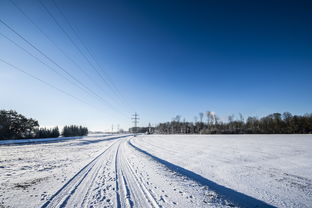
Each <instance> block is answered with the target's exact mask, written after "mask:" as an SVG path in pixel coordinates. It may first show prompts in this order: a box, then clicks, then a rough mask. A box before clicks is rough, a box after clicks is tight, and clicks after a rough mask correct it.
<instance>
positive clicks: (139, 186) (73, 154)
mask: <svg viewBox="0 0 312 208" xmlns="http://www.w3.org/2000/svg"><path fill="white" fill-rule="evenodd" d="M311 148H312V136H311V135H235V136H229V135H226V136H225V135H222V136H221V135H220V136H211V135H208V136H198V135H197V136H195V135H191V136H190V135H140V136H137V137H133V136H131V135H98V136H89V137H82V138H74V139H69V140H57V141H49V140H42V141H39V142H37V143H33V141H31V142H30V143H29V142H28V143H19V144H18V143H11V144H6V145H3V144H2V145H0V208H2V207H42V208H44V207H118V208H119V207H144V208H148V207H274V206H277V207H312V201H311V199H312V185H311V184H312V182H311V181H312V177H311V176H312V174H311V173H312V164H311V160H312V159H311V158H312V151H311Z"/></svg>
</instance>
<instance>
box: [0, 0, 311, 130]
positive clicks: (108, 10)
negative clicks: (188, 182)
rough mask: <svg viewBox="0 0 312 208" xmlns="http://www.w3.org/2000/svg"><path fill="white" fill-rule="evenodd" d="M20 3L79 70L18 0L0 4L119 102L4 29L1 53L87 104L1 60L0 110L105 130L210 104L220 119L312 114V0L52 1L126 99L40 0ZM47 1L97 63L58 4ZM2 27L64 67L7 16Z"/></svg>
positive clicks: (190, 114)
mask: <svg viewBox="0 0 312 208" xmlns="http://www.w3.org/2000/svg"><path fill="white" fill-rule="evenodd" d="M12 1H13V2H15V4H16V5H17V6H18V7H20V8H21V9H22V10H23V11H24V12H25V14H26V15H28V16H29V17H30V18H31V19H32V21H33V22H35V24H36V25H38V26H39V28H40V29H41V30H42V31H44V33H45V34H47V35H48V37H49V38H50V39H52V40H53V41H54V42H55V43H56V45H57V46H58V47H59V48H61V49H62V50H63V51H64V52H65V54H67V56H69V57H70V58H71V59H73V60H74V61H75V62H76V63H78V65H79V66H80V69H78V68H77V66H75V65H74V64H73V63H72V62H71V61H70V60H69V59H68V58H67V57H66V56H64V55H63V54H62V53H61V52H60V51H59V50H58V49H57V48H56V47H55V45H54V44H52V43H51V42H50V41H49V40H48V39H47V38H46V37H45V36H44V35H43V34H42V33H41V32H40V31H39V30H38V29H37V28H36V27H35V26H34V25H33V24H32V23H31V22H30V21H29V20H28V19H27V18H26V17H25V16H24V15H23V14H22V13H21V12H20V11H19V10H18V9H17V8H16V7H15V6H14V5H13V4H12V2H11V1H10V0H3V1H1V2H0V19H1V20H3V21H4V22H5V23H7V24H8V25H9V26H10V27H12V28H13V29H14V30H16V32H18V33H19V34H21V35H22V36H23V37H24V38H26V39H27V40H28V41H30V42H31V43H32V44H33V45H35V46H36V47H37V48H39V49H40V50H41V51H43V52H44V53H45V54H46V55H48V56H49V57H50V58H51V59H53V60H54V61H55V62H56V63H57V64H58V65H59V66H61V67H62V68H63V69H65V70H66V71H67V72H68V73H70V74H71V75H72V76H74V77H75V78H76V79H77V80H79V81H80V82H82V83H84V85H85V86H87V87H88V88H89V89H90V90H91V91H92V92H94V93H95V94H97V95H99V96H100V97H101V99H102V98H103V99H105V100H108V102H110V103H111V105H113V106H114V109H112V108H111V107H109V106H107V105H106V104H105V103H104V102H102V100H99V99H97V97H95V96H92V95H91V94H90V93H86V92H84V91H82V90H81V89H80V88H79V87H77V86H76V85H73V84H71V83H70V82H68V80H66V79H64V78H62V77H60V76H59V75H57V74H56V73H55V72H53V71H51V70H50V69H49V68H47V67H46V66H45V65H43V64H41V63H40V62H38V61H37V60H36V59H34V58H33V57H32V56H30V55H29V54H27V53H25V52H24V51H23V50H21V49H20V48H18V47H16V45H14V44H12V43H11V42H9V41H8V40H7V39H5V38H4V37H3V36H1V35H0V58H1V59H2V60H5V61H7V62H10V63H11V64H14V65H15V66H17V67H19V68H21V69H23V70H25V71H27V72H28V73H31V74H32V75H34V76H36V77H39V78H40V79H42V80H45V81H46V82H48V83H50V84H52V85H54V86H57V87H59V88H60V89H62V90H64V91H66V92H69V93H70V94H71V95H73V96H76V97H79V98H80V99H82V100H83V101H84V102H87V103H88V105H87V104H85V103H83V102H80V101H78V100H76V99H74V98H72V97H70V96H68V95H65V94H62V93H61V92H60V91H58V90H56V89H54V88H51V87H49V86H47V85H44V84H43V83H41V82H39V81H38V80H35V79H32V78H30V77H29V76H26V75H25V74H23V73H21V72H19V71H17V70H15V69H13V68H12V67H10V66H8V65H6V64H5V63H3V62H0V100H1V102H0V108H1V109H14V110H17V111H18V112H20V113H22V114H25V115H27V116H29V117H33V118H36V119H38V120H39V123H40V124H41V125H43V126H55V125H65V124H82V125H86V126H88V127H90V129H92V130H107V129H110V128H111V125H112V124H114V126H115V128H116V126H117V124H120V127H121V128H124V129H127V128H128V127H129V126H130V125H131V120H130V117H131V114H133V113H134V112H135V111H137V112H138V114H139V115H140V117H141V121H140V122H141V125H147V124H148V123H149V122H151V123H152V124H155V123H158V122H163V121H169V120H171V119H172V117H174V116H175V115H181V116H182V118H186V119H187V120H190V121H194V116H196V115H198V113H199V112H205V111H207V110H210V111H214V112H216V113H217V115H219V117H221V119H225V118H226V117H227V116H228V115H230V114H236V115H237V114H238V113H242V114H243V115H244V116H245V117H247V116H249V115H250V116H263V115H266V114H269V113H273V112H284V111H289V112H291V113H293V114H304V113H307V112H308V113H311V112H312V111H311V106H312V93H311V91H312V38H311V37H312V27H311V21H312V12H311V11H312V3H311V2H310V1H274V0H273V1H271V0H270V1H265V0H264V1H263V0H262V1H230V0H228V1H100V0H98V1H95V0H94V1H78V0H62V1H61V0H54V1H55V2H56V4H57V6H58V7H59V8H60V9H61V10H62V11H63V13H64V14H65V16H66V18H67V19H68V20H69V22H70V23H71V24H72V26H73V27H74V28H75V29H76V31H78V35H79V37H80V39H81V40H82V42H83V43H84V45H86V46H87V48H88V49H89V50H90V51H92V54H93V58H95V59H96V61H97V62H98V63H99V65H100V66H101V68H97V69H98V70H103V71H104V72H105V74H103V77H104V76H105V79H106V78H107V75H109V77H110V78H109V79H110V80H112V81H113V83H114V85H115V86H116V87H117V88H118V91H119V92H120V94H122V96H118V95H117V92H115V91H114V92H113V91H112V89H111V88H109V87H108V86H107V85H106V84H105V83H104V82H103V80H102V79H101V77H100V76H99V75H98V74H97V73H96V71H95V70H94V69H93V68H92V67H91V66H90V64H89V63H88V61H87V60H86V59H85V58H84V57H83V56H82V55H81V54H80V52H79V51H78V50H77V48H75V46H74V45H73V44H72V42H71V41H70V39H68V37H67V36H66V34H65V33H64V32H63V31H62V29H60V28H59V27H58V25H57V24H56V23H55V22H54V20H53V19H52V18H51V16H49V14H48V12H47V11H46V10H44V8H43V7H42V5H41V4H40V1H38V0H26V1H24V0H12ZM42 2H43V4H44V5H45V6H46V8H47V9H48V10H49V11H50V12H51V14H52V15H53V16H54V17H55V19H56V20H57V22H58V23H59V24H60V25H61V27H62V28H63V29H64V30H66V31H67V33H68V35H69V36H70V37H71V39H72V41H73V42H75V44H76V46H78V47H79V48H80V50H81V51H82V52H83V54H85V55H86V56H87V57H88V58H89V61H91V62H92V63H93V59H92V57H90V56H89V54H88V52H87V50H86V49H85V48H84V47H83V45H82V44H81V42H80V41H79V39H78V38H77V36H76V35H75V33H73V31H72V30H71V28H70V25H68V24H67V22H66V20H65V19H64V18H63V16H62V15H61V13H60V12H59V10H58V9H57V7H56V6H55V4H54V3H53V1H52V0H44V1H42ZM0 32H1V34H3V35H5V36H7V37H9V38H10V39H12V40H13V41H16V42H17V43H18V44H19V45H20V46H22V47H24V48H26V49H27V51H29V52H31V53H32V54H34V55H35V56H37V57H38V58H39V59H40V60H42V61H44V62H45V63H47V64H48V65H49V66H52V67H53V68H54V69H55V70H58V71H60V69H59V68H58V67H56V66H55V65H53V63H51V62H49V60H47V59H46V58H45V57H44V56H43V55H42V54H40V53H39V52H38V51H36V50H35V49H34V48H32V47H31V46H30V45H28V44H27V43H25V42H24V41H23V40H22V39H21V38H20V37H18V36H17V35H16V34H14V33H13V32H12V31H10V30H9V29H8V28H7V27H6V26H4V25H3V24H2V23H0ZM93 65H94V66H95V63H93ZM81 70H84V72H82V71H81ZM60 73H63V72H60ZM86 73H87V74H88V76H86V75H85V74H86ZM63 76H66V74H64V73H63ZM68 79H70V78H68ZM120 97H122V98H120Z"/></svg>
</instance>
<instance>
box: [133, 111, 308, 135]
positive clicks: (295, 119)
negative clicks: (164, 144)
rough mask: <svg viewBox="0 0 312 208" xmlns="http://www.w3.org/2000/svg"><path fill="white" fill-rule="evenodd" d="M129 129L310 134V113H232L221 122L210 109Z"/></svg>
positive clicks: (149, 131) (140, 131)
mask: <svg viewBox="0 0 312 208" xmlns="http://www.w3.org/2000/svg"><path fill="white" fill-rule="evenodd" d="M204 120H205V121H204ZM130 132H136V133H149V134H153V133H156V134H311V133H312V114H305V115H303V116H300V115H292V114H291V113H289V112H285V113H283V114H281V113H273V114H270V115H268V116H264V117H262V118H257V117H248V118H247V119H246V120H245V119H244V118H243V116H242V115H241V114H240V115H239V118H238V119H235V117H234V116H233V115H231V116H229V117H228V121H227V122H222V121H220V119H219V118H218V116H217V115H216V114H215V113H213V112H207V113H206V114H204V113H199V116H198V117H195V122H188V121H185V120H183V121H181V116H176V117H175V118H174V119H172V121H171V122H166V123H160V124H158V125H157V126H155V127H151V125H149V126H148V127H137V128H136V129H135V128H130Z"/></svg>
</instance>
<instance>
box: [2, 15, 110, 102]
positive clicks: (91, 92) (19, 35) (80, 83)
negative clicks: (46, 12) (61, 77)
mask: <svg viewBox="0 0 312 208" xmlns="http://www.w3.org/2000/svg"><path fill="white" fill-rule="evenodd" d="M0 22H1V23H2V24H3V25H4V26H6V27H7V28H8V29H9V30H10V31H12V32H13V33H14V34H16V35H17V36H18V37H20V38H21V39H22V40H24V41H25V42H26V43H27V44H28V45H30V46H31V47H32V48H34V49H35V50H36V51H37V52H39V53H40V54H41V55H43V56H44V57H45V58H46V59H48V60H49V61H50V62H52V63H53V64H54V65H56V66H57V67H58V68H59V69H61V70H62V71H63V72H64V73H65V74H67V75H68V76H69V77H70V78H71V79H73V80H74V81H76V82H77V83H78V84H79V85H81V86H82V87H83V88H85V90H86V92H88V94H92V95H94V96H96V97H98V98H100V99H101V100H102V101H103V102H104V103H105V104H106V105H108V106H109V107H111V108H113V106H111V104H110V103H108V102H107V101H106V100H105V99H104V98H102V97H101V96H99V95H98V94H97V93H95V92H93V91H92V90H91V89H90V88H89V87H87V86H86V85H85V84H83V83H82V82H80V81H79V80H78V79H77V78H75V77H74V76H73V75H71V74H70V73H69V72H67V71H66V70H65V69H64V68H63V67H62V66H60V65H59V64H58V63H56V62H55V61H54V60H53V59H52V58H50V57H49V56H48V55H46V54H45V53H44V52H43V51H41V50H40V49H39V48H37V47H36V46H35V45H34V44H32V43H31V42H30V41H29V40H27V39H26V38H25V37H23V36H22V35H21V34H19V33H18V32H17V31H16V30H14V29H13V28H12V27H10V26H9V25H8V24H7V23H5V22H4V21H3V20H2V19H0Z"/></svg>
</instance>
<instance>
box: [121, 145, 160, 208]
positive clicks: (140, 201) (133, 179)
mask: <svg viewBox="0 0 312 208" xmlns="http://www.w3.org/2000/svg"><path fill="white" fill-rule="evenodd" d="M125 145H126V141H123V142H121V144H120V145H119V147H118V149H119V148H120V149H121V151H118V154H117V163H118V164H119V165H118V166H117V167H118V170H117V173H118V176H117V177H118V179H119V182H118V184H119V188H118V190H119V191H120V194H119V195H120V196H122V197H123V199H124V200H121V205H122V207H127V208H132V207H155V208H158V207H159V205H158V203H157V201H156V199H155V198H154V197H153V196H152V194H151V193H150V192H149V191H148V189H147V188H146V187H145V185H144V184H143V183H142V182H141V181H140V180H139V178H138V176H137V174H136V173H135V171H134V170H133V168H132V167H131V165H130V163H129V162H128V159H127V155H125V150H124V148H125ZM120 146H121V147H120Z"/></svg>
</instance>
